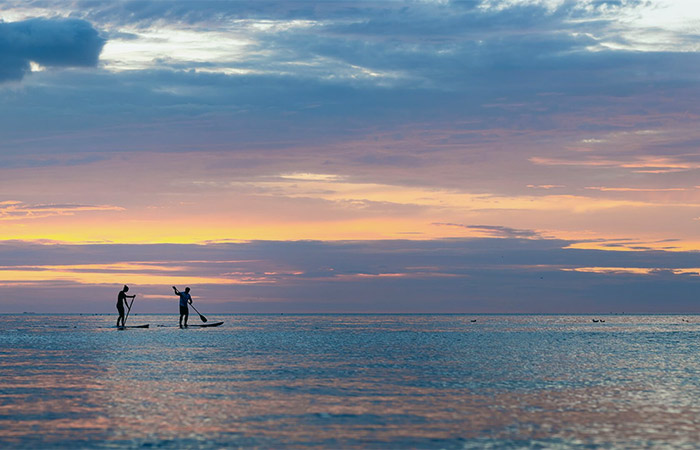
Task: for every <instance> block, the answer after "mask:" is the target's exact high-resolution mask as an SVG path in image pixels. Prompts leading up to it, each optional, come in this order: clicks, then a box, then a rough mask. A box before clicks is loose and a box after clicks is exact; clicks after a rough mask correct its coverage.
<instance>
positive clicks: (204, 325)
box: [187, 322, 223, 328]
mask: <svg viewBox="0 0 700 450" xmlns="http://www.w3.org/2000/svg"><path fill="white" fill-rule="evenodd" d="M222 324H223V322H212V323H196V324H194V325H193V324H189V325H187V328H190V327H218V326H219V325H222Z"/></svg>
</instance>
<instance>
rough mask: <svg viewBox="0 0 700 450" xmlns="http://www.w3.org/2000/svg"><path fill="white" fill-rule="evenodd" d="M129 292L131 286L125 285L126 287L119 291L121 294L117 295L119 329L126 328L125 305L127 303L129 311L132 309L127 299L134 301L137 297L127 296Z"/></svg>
mask: <svg viewBox="0 0 700 450" xmlns="http://www.w3.org/2000/svg"><path fill="white" fill-rule="evenodd" d="M127 292H129V286H127V285H126V284H125V285H124V287H123V288H122V290H121V291H119V294H118V295H117V311H119V317H118V318H117V326H118V327H119V326H122V327H123V326H125V323H124V303H126V306H127V307H128V308H129V309H131V307H129V301H128V300H127V298H132V299H133V298H134V297H136V295H126V293H127ZM120 322H121V325H119V323H120Z"/></svg>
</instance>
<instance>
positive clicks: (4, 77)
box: [0, 18, 105, 82]
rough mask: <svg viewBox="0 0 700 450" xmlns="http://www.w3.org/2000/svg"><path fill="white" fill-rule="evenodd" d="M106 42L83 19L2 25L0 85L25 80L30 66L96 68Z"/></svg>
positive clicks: (0, 27)
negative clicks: (4, 82) (0, 83)
mask: <svg viewBox="0 0 700 450" xmlns="http://www.w3.org/2000/svg"><path fill="white" fill-rule="evenodd" d="M104 44H105V40H104V39H103V38H101V37H100V36H99V34H98V32H97V30H95V29H94V28H93V27H92V25H91V24H89V23H88V22H85V21H83V20H79V19H45V18H35V19H28V20H23V21H19V22H0V82H3V81H17V80H21V79H22V78H23V77H24V76H25V75H26V74H27V73H28V72H29V71H30V70H31V66H30V63H32V62H33V63H36V64H39V65H41V66H45V67H94V66H96V65H97V61H98V58H99V55H100V52H101V51H102V47H103V46H104Z"/></svg>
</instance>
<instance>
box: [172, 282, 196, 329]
mask: <svg viewBox="0 0 700 450" xmlns="http://www.w3.org/2000/svg"><path fill="white" fill-rule="evenodd" d="M173 290H174V291H175V295H179V296H180V328H182V318H183V317H184V318H185V326H187V318H188V317H189V316H190V309H189V308H188V307H187V305H188V304H190V305H191V304H192V296H191V295H190V288H188V287H186V288H185V292H180V291H178V290H177V288H176V287H175V286H173Z"/></svg>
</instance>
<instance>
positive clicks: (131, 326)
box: [116, 323, 150, 330]
mask: <svg viewBox="0 0 700 450" xmlns="http://www.w3.org/2000/svg"><path fill="white" fill-rule="evenodd" d="M149 325H150V324H149V323H147V324H145V325H127V326H119V327H116V328H119V329H120V330H126V329H127V328H148V326H149Z"/></svg>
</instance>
